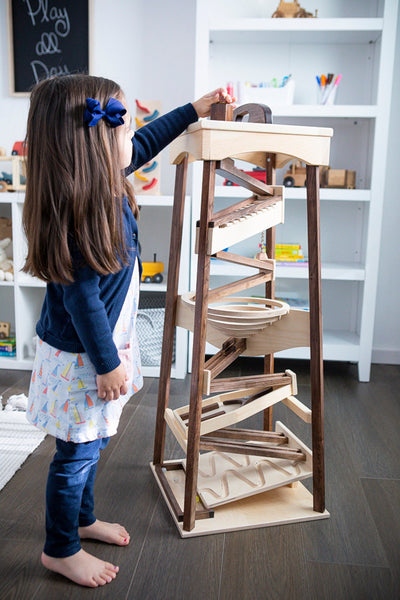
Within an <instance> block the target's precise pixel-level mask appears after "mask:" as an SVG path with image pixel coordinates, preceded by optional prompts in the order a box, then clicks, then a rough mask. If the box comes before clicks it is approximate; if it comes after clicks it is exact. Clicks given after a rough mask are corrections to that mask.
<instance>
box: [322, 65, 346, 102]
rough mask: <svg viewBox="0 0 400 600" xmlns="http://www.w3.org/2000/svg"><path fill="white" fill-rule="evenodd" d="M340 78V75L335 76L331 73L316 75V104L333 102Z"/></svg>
mask: <svg viewBox="0 0 400 600" xmlns="http://www.w3.org/2000/svg"><path fill="white" fill-rule="evenodd" d="M341 79H342V75H337V76H336V77H335V76H334V74H333V73H328V75H316V80H317V86H318V87H317V94H318V96H317V102H318V104H333V103H334V102H335V97H336V93H337V88H338V85H339V83H340V81H341Z"/></svg>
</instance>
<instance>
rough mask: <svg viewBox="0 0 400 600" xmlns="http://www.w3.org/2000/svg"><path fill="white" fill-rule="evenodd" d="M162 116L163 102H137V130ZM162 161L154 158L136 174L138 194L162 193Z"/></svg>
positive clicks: (135, 186) (136, 190)
mask: <svg viewBox="0 0 400 600" xmlns="http://www.w3.org/2000/svg"><path fill="white" fill-rule="evenodd" d="M160 114H161V102H159V101H158V100H136V117H135V123H136V129H140V128H141V127H143V125H147V124H148V123H151V122H152V121H154V120H155V119H157V118H158V117H159V116H160ZM160 171H161V169H160V160H159V157H157V156H156V157H155V158H153V160H152V161H150V162H149V163H148V164H146V165H144V166H143V167H141V168H140V169H138V170H137V171H135V173H134V180H133V186H134V188H135V192H136V193H137V194H159V193H160Z"/></svg>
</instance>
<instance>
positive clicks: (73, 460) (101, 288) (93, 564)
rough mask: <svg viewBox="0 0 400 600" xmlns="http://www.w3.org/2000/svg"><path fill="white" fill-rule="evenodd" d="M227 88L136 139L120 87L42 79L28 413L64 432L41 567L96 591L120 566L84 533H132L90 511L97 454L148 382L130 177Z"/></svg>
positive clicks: (35, 100)
mask: <svg viewBox="0 0 400 600" xmlns="http://www.w3.org/2000/svg"><path fill="white" fill-rule="evenodd" d="M217 101H223V102H232V98H231V97H230V96H228V95H227V93H226V91H225V90H224V89H223V88H220V89H218V90H215V91H214V92H211V93H210V94H207V95H205V96H203V97H202V98H200V100H198V101H197V102H194V103H193V104H186V105H185V106H182V107H180V108H177V109H175V110H173V111H172V112H170V113H168V114H166V115H165V116H163V117H160V118H159V119H157V120H156V121H153V122H152V123H150V124H149V125H146V126H145V127H143V128H141V129H140V130H139V131H137V132H136V133H135V135H134V133H133V131H132V129H131V117H130V114H129V110H128V107H127V103H126V100H125V97H124V94H123V93H122V91H121V89H120V87H119V86H118V85H117V84H116V83H114V82H113V81H110V80H107V79H103V78H100V77H91V76H87V75H68V76H63V77H56V78H52V79H47V80H45V81H43V82H41V83H39V84H38V85H37V86H36V87H35V88H34V90H33V92H32V95H31V104H30V111H29V116H28V127H27V143H28V157H27V170H28V172H27V187H26V198H25V204H24V212H23V224H24V230H25V234H26V237H27V241H28V254H27V259H26V263H25V266H24V269H23V270H24V271H25V272H27V273H31V274H32V275H34V276H36V277H39V278H40V279H42V280H44V281H46V282H47V290H46V296H45V299H44V303H43V307H42V312H41V316H40V320H39V322H38V324H37V328H36V331H37V334H38V343H37V351H36V357H35V362H34V366H33V372H32V378H31V385H30V390H29V403H28V411H27V417H28V420H29V421H30V422H31V423H33V424H34V425H36V426H37V427H39V428H41V429H43V430H44V431H46V432H48V433H49V434H51V435H53V436H54V437H55V438H56V453H55V456H54V459H53V461H52V463H51V465H50V469H49V475H48V481H47V488H46V542H45V546H44V551H43V553H42V563H43V565H44V566H45V567H47V568H48V569H50V570H52V571H56V572H58V573H61V574H62V575H65V576H66V577H68V578H69V579H71V580H72V581H74V582H76V583H78V584H81V585H85V586H90V587H97V586H99V585H104V584H105V583H108V582H110V581H112V579H114V578H115V577H116V574H117V572H118V567H117V566H115V565H112V564H110V563H107V562H104V561H102V560H99V559H97V558H96V557H94V556H92V555H91V554H88V553H87V552H85V551H84V550H83V549H82V548H81V544H80V539H81V538H93V539H97V540H101V541H104V542H108V543H112V544H118V545H121V546H124V545H127V544H128V543H129V533H128V532H127V531H126V529H125V528H124V527H122V526H121V525H119V524H116V523H105V522H102V521H99V520H98V519H96V517H95V516H94V512H93V511H94V499H93V484H94V478H95V474H96V467H97V461H98V459H99V455H100V451H101V450H102V449H103V448H104V447H105V446H106V445H107V443H108V440H109V437H110V436H112V435H114V434H115V433H116V431H117V427H118V421H119V418H120V415H121V411H122V408H123V406H124V404H125V403H126V402H127V401H128V399H129V398H130V397H131V395H132V394H133V393H135V392H137V391H138V390H139V389H140V388H141V386H142V383H143V382H142V376H141V367H140V358H139V351H138V346H137V339H136V333H135V321H136V311H137V307H138V296H139V281H140V273H141V263H140V257H139V254H138V229H137V224H136V220H135V217H137V214H138V209H137V205H136V202H135V199H134V194H133V190H132V187H131V185H130V183H129V182H128V180H127V179H126V178H125V176H126V175H128V174H129V173H131V172H133V171H134V170H136V169H138V168H139V167H141V166H142V165H143V164H145V163H146V162H148V161H150V160H151V159H152V158H153V157H154V156H156V155H157V154H158V153H159V152H160V151H161V150H162V149H163V148H164V147H165V146H166V145H167V144H169V143H170V142H171V141H172V140H173V139H174V138H175V137H176V136H178V135H179V134H180V133H182V132H183V131H184V129H186V127H187V126H188V125H189V124H190V123H192V122H194V121H196V120H197V119H198V117H205V116H207V115H208V114H209V113H210V108H211V104H213V103H214V102H217Z"/></svg>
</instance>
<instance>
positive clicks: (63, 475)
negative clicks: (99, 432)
mask: <svg viewBox="0 0 400 600" xmlns="http://www.w3.org/2000/svg"><path fill="white" fill-rule="evenodd" d="M109 439H110V438H101V439H98V440H94V441H93V442H82V443H79V444H76V443H75V442H64V441H63V440H59V439H56V448H57V451H56V453H55V455H54V458H53V461H52V463H51V464H50V468H49V475H48V479H47V487H46V543H45V546H44V552H45V554H47V556H52V557H54V558H65V557H66V556H72V554H76V553H77V552H78V551H79V550H80V549H81V543H80V538H79V534H78V527H87V526H88V525H91V524H92V523H94V522H95V520H96V517H95V516H94V514H93V510H94V497H93V485H94V479H95V476H96V470H97V462H98V460H99V458H100V450H103V448H105V447H106V446H107V444H108V442H109Z"/></svg>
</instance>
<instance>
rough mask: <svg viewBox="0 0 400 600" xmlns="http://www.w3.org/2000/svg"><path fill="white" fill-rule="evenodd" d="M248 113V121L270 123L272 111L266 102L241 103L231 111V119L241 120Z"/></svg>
mask: <svg viewBox="0 0 400 600" xmlns="http://www.w3.org/2000/svg"><path fill="white" fill-rule="evenodd" d="M246 115H249V123H272V111H271V109H270V107H269V106H267V105H266V104H243V105H242V106H238V107H237V108H235V110H234V111H233V120H234V121H242V120H243V117H244V116H246Z"/></svg>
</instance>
